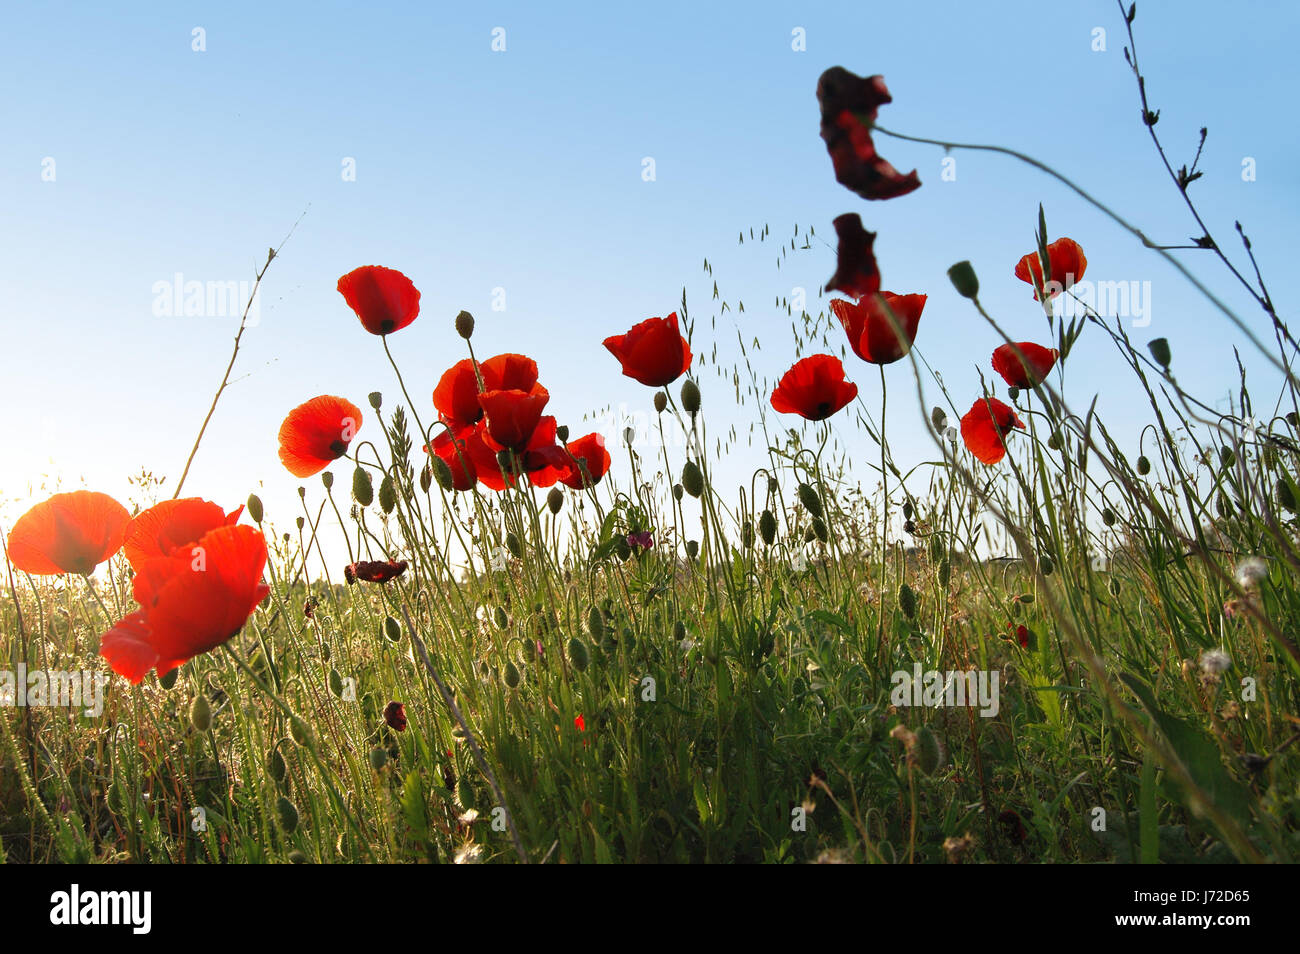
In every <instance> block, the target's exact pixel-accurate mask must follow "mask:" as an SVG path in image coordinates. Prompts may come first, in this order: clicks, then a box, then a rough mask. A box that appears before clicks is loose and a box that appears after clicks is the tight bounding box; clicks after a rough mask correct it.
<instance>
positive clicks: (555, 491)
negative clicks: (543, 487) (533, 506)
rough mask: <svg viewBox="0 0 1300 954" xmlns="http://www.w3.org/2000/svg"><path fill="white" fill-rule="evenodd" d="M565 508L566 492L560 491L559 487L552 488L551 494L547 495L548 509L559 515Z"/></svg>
mask: <svg viewBox="0 0 1300 954" xmlns="http://www.w3.org/2000/svg"><path fill="white" fill-rule="evenodd" d="M563 506H564V491H562V490H560V488H559V487H552V488H551V490H550V493H548V494H547V495H546V507H547V509H549V510H550V511H551V513H552V514H557V513H559V512H560V508H561V507H563Z"/></svg>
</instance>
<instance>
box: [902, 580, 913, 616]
mask: <svg viewBox="0 0 1300 954" xmlns="http://www.w3.org/2000/svg"><path fill="white" fill-rule="evenodd" d="M898 608H899V609H901V610H902V611H903V615H904V616H906V617H907V618H908V619H913V618H915V616H916V591H915V590H913V589H912V588H911V587H910V586H908V585H907V584H906V583H904V584H902V585H901V586H900V587H899V588H898Z"/></svg>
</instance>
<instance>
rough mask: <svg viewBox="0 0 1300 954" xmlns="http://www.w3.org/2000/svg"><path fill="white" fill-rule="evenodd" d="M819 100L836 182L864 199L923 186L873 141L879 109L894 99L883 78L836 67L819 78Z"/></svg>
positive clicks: (898, 193) (886, 197) (827, 149)
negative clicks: (884, 156)
mask: <svg viewBox="0 0 1300 954" xmlns="http://www.w3.org/2000/svg"><path fill="white" fill-rule="evenodd" d="M817 101H818V102H819V103H820V104H821V110H822V139H824V140H826V151H827V152H829V153H830V156H831V163H832V164H833V165H834V167H835V181H837V182H838V183H840V185H842V186H845V187H847V188H848V189H851V190H852V191H854V192H856V193H857V194H858V195H860V196H862V198H864V199H893V198H896V197H897V196H900V195H906V194H907V193H909V192H911V191H913V190H914V189H919V188H920V187H921V180H920V179H918V178H917V176H916V170H915V169H913V170H912V171H911V172H909V173H908V174H907V175H903V174H902V173H900V172H899V171H898V170H897V169H895V168H894V167H893V166H892V165H890V164H889V163H888V162H886V161H885V160H884V159H883V158H882V157H881V155H880V153H878V152H876V146H875V143H873V142H872V140H871V126H872V124H874V123H875V121H876V111H877V109H879V107H880V106H882V105H884V104H885V103H890V102H893V99H892V97H891V96H890V95H889V90H888V89H887V88H886V87H885V79H884V77H883V76H869V77H866V78H863V77H861V76H856V75H854V74H853V73H850V72H849V71H848V70H846V69H844V68H843V67H840V66H833V67H831V68H830V69H828V70H827V71H826V72H825V73H823V74H822V75H821V79H819V80H818V81H817Z"/></svg>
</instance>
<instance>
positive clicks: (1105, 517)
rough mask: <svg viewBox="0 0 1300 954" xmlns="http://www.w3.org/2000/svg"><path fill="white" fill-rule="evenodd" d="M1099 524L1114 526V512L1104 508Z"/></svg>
mask: <svg viewBox="0 0 1300 954" xmlns="http://www.w3.org/2000/svg"><path fill="white" fill-rule="evenodd" d="M1101 522H1102V523H1104V524H1105V525H1106V526H1108V527H1113V526H1115V511H1114V510H1111V509H1110V508H1109V507H1106V508H1105V509H1104V510H1102V512H1101Z"/></svg>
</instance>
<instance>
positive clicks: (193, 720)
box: [190, 692, 212, 732]
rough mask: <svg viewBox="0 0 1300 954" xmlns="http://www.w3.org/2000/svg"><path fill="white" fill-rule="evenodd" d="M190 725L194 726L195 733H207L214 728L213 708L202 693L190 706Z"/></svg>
mask: <svg viewBox="0 0 1300 954" xmlns="http://www.w3.org/2000/svg"><path fill="white" fill-rule="evenodd" d="M190 725H192V726H194V731H195V732H207V731H208V729H210V728H212V707H211V706H210V705H208V697H207V696H205V695H203V693H201V692H200V693H199V694H198V695H197V696H195V697H194V701H193V702H192V703H191V704H190Z"/></svg>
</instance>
